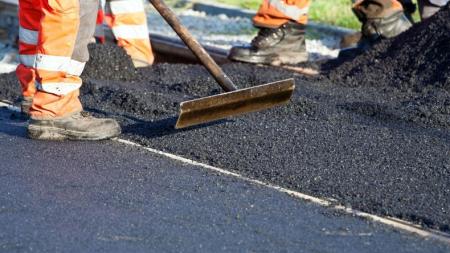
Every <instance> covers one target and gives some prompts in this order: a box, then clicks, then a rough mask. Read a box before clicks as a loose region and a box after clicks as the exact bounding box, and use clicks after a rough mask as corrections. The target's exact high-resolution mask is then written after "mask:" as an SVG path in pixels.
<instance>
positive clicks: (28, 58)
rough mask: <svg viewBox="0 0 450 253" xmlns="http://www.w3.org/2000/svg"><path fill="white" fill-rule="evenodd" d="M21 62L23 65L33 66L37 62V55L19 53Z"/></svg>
mask: <svg viewBox="0 0 450 253" xmlns="http://www.w3.org/2000/svg"><path fill="white" fill-rule="evenodd" d="M19 60H20V63H22V64H23V65H25V66H27V67H30V68H33V67H34V65H35V63H36V55H35V54H21V55H19Z"/></svg>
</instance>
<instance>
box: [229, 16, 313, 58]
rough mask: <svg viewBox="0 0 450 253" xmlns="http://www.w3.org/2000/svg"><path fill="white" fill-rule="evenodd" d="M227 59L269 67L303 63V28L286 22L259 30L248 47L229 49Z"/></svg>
mask: <svg viewBox="0 0 450 253" xmlns="http://www.w3.org/2000/svg"><path fill="white" fill-rule="evenodd" d="M228 58H229V59H231V60H234V61H241V62H249V63H260V64H270V65H281V64H297V63H300V62H305V61H307V60H308V53H307V52H306V44H305V26H304V25H301V24H298V23H294V22H288V23H285V24H284V25H282V26H280V27H278V28H260V30H259V32H258V35H257V36H256V37H255V38H254V39H253V40H252V42H251V44H250V46H244V47H242V46H241V47H233V48H231V50H230V53H229V55H228Z"/></svg>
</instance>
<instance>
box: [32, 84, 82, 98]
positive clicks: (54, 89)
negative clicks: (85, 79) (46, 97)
mask: <svg viewBox="0 0 450 253" xmlns="http://www.w3.org/2000/svg"><path fill="white" fill-rule="evenodd" d="M80 87H81V82H80V83H43V84H41V83H39V82H38V81H36V89H38V90H41V91H45V92H48V93H52V94H56V95H66V94H68V93H70V92H72V91H74V90H77V89H79V88H80Z"/></svg>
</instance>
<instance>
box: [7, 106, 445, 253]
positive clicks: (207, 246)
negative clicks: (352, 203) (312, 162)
mask: <svg viewBox="0 0 450 253" xmlns="http://www.w3.org/2000/svg"><path fill="white" fill-rule="evenodd" d="M10 115H11V112H9V111H7V110H6V109H0V143H1V146H0V168H1V169H0V192H1V193H2V194H1V195H0V252H30V251H34V252H55V251H63V252H218V251H222V252H236V251H239V252H448V251H449V250H450V247H449V246H448V245H446V244H442V243H439V242H437V241H433V240H424V239H423V238H420V237H415V236H412V235H410V234H403V233H400V232H398V231H394V230H392V229H391V228H389V227H386V226H382V225H377V224H374V223H371V222H368V221H366V220H363V219H359V218H355V217H351V216H348V215H343V214H341V213H338V212H335V211H332V210H330V209H326V208H323V207H319V206H317V205H315V204H312V203H307V202H303V201H299V200H298V199H295V198H292V197H291V196H289V195H287V194H284V193H281V192H279V191H275V190H273V189H270V188H267V187H263V186H259V185H255V184H251V183H249V182H246V181H243V180H240V179H237V178H234V177H229V176H224V175H220V174H218V173H213V172H211V171H206V170H204V169H202V168H201V167H198V166H194V165H188V164H185V163H181V162H177V161H174V160H171V159H168V158H165V157H161V156H158V155H154V154H151V153H149V152H147V151H145V150H143V149H141V148H138V147H133V146H129V145H123V144H120V143H117V142H113V141H104V142H44V141H31V140H29V139H27V138H26V137H25V132H26V129H25V122H23V121H20V120H14V119H11V118H10Z"/></svg>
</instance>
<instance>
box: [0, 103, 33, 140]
mask: <svg viewBox="0 0 450 253" xmlns="http://www.w3.org/2000/svg"><path fill="white" fill-rule="evenodd" d="M26 123H27V121H26V120H25V119H23V118H21V117H20V115H19V114H18V113H15V112H11V111H9V110H8V109H6V108H0V132H2V133H5V134H7V135H11V136H18V137H24V138H26V136H27V127H26Z"/></svg>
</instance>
